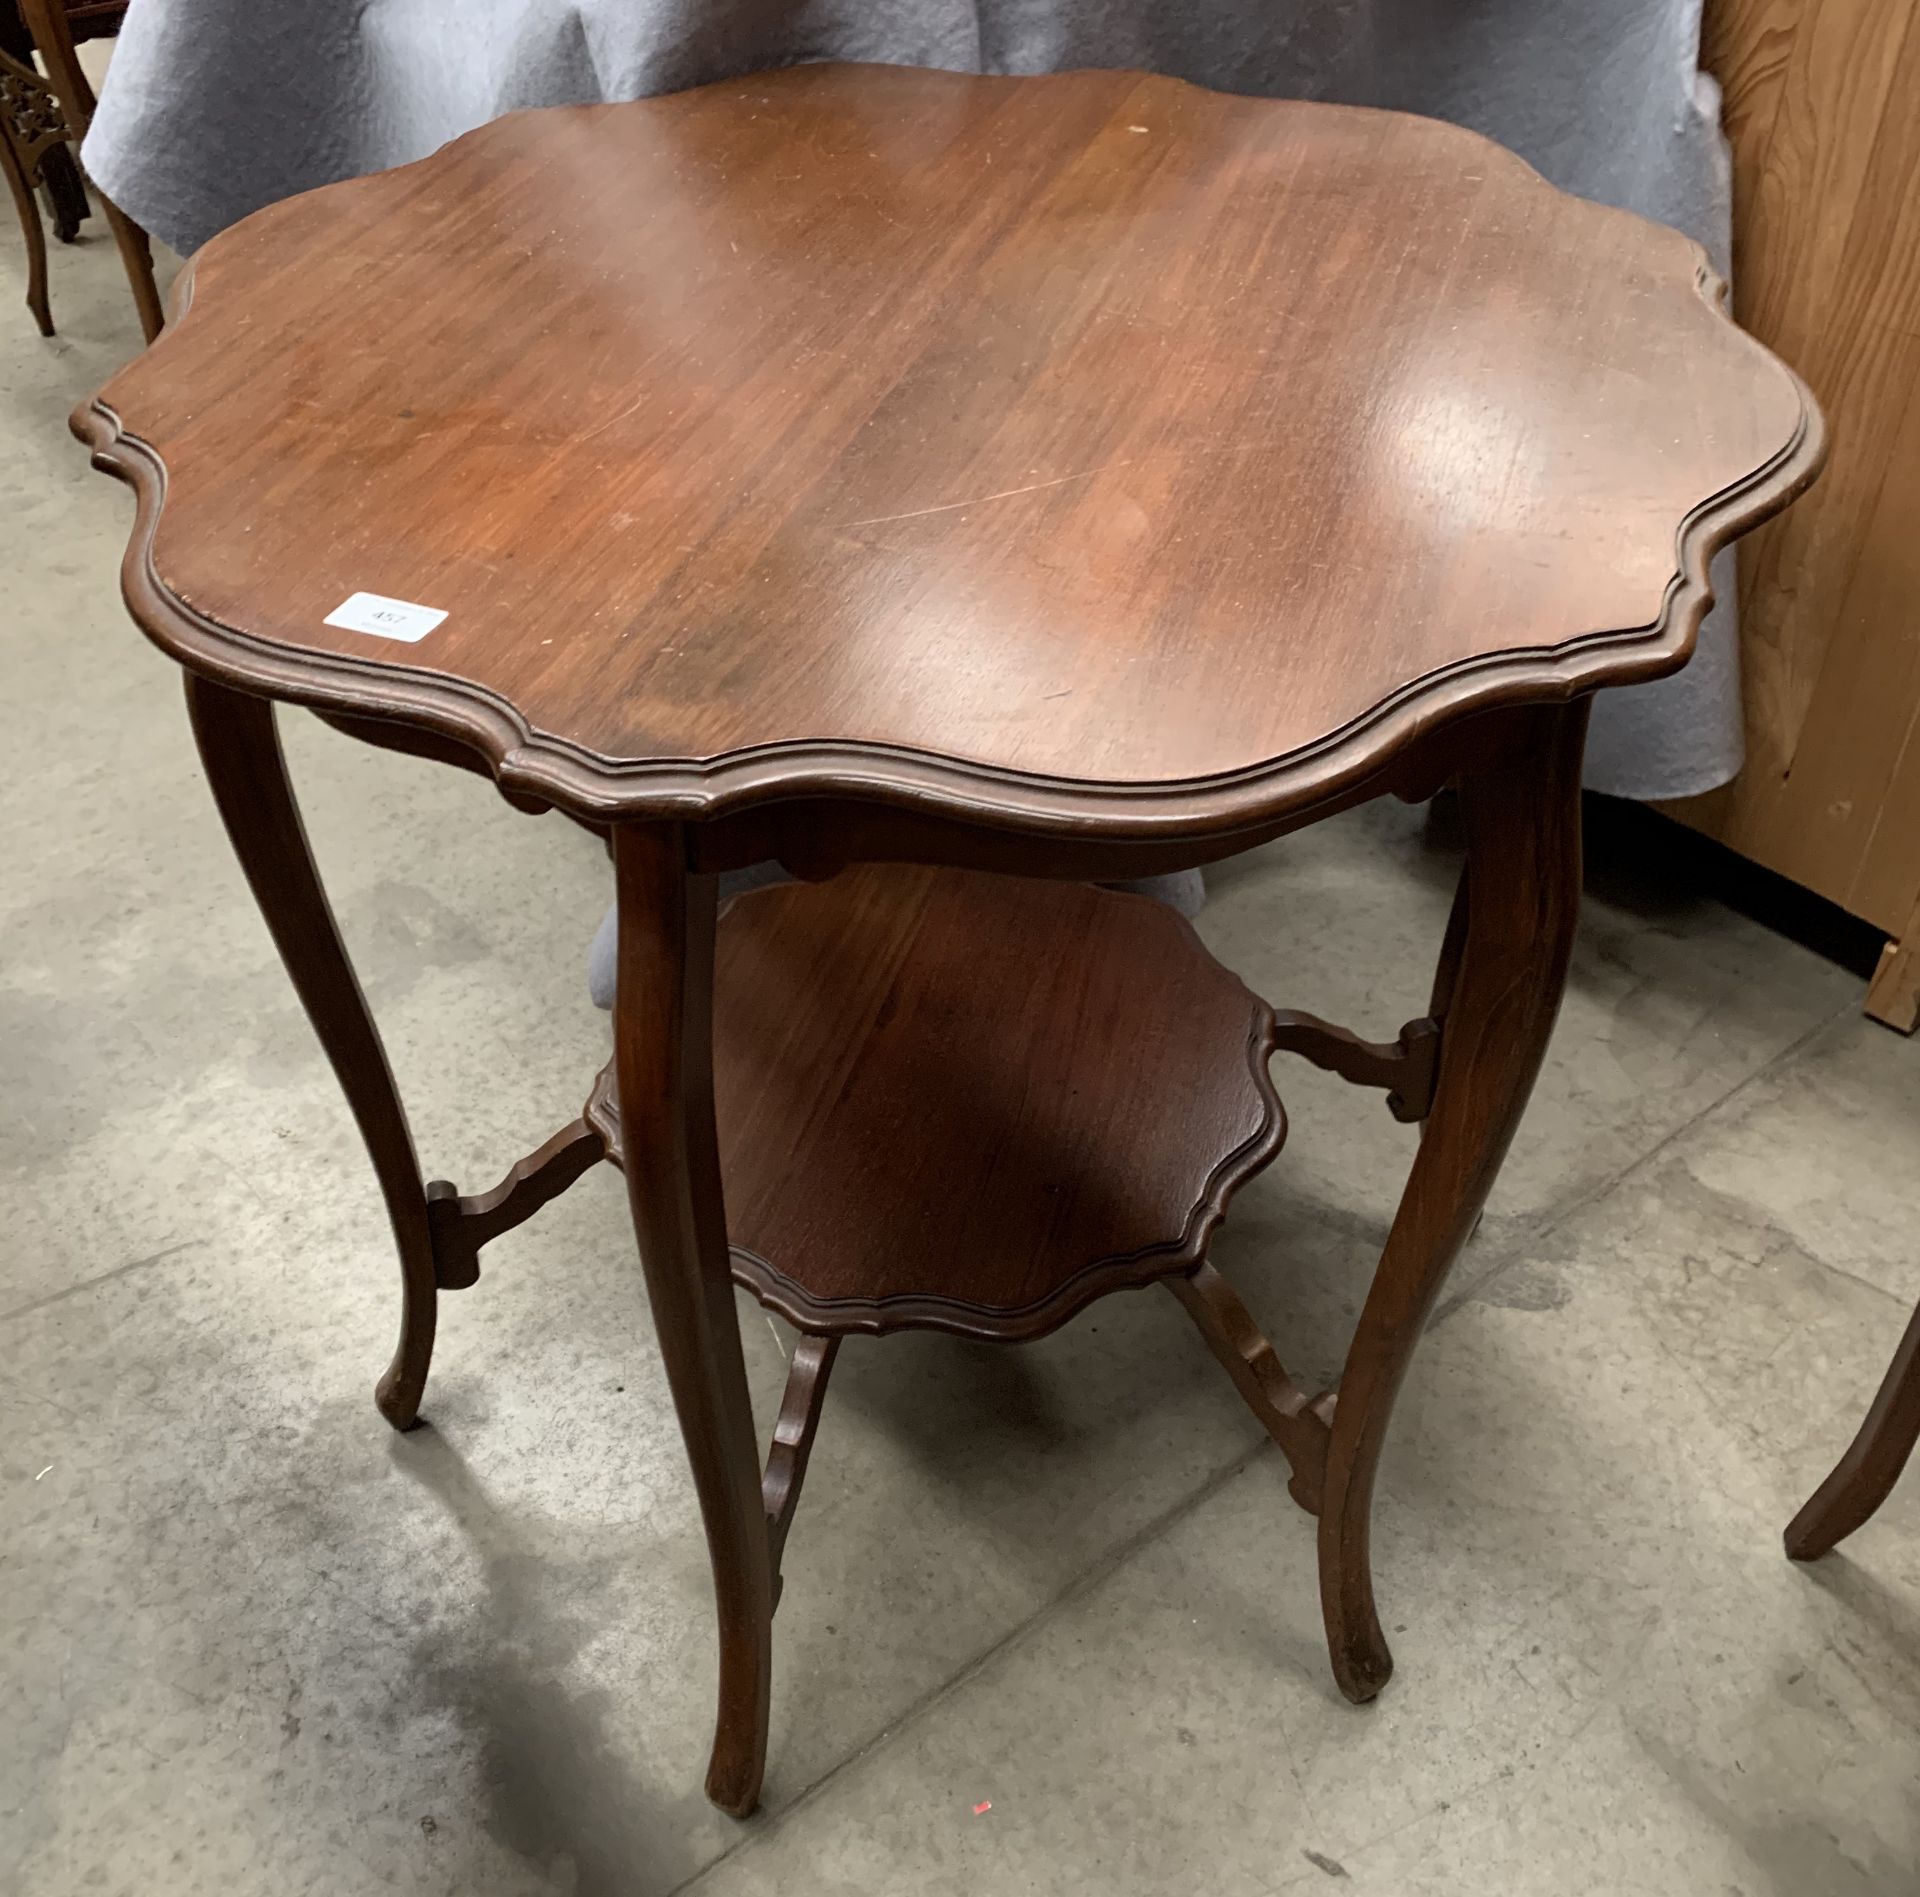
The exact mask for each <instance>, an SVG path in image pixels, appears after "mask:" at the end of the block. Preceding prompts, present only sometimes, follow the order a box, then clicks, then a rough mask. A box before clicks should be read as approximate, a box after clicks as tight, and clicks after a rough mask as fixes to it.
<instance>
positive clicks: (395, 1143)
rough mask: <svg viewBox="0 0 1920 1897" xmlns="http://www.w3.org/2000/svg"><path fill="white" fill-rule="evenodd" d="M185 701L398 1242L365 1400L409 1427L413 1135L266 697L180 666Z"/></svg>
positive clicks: (413, 1354) (417, 1319) (429, 1304)
mask: <svg viewBox="0 0 1920 1897" xmlns="http://www.w3.org/2000/svg"><path fill="white" fill-rule="evenodd" d="M187 711H188V714H189V715H190V716H191V718H192V720H193V735H194V738H195V740H196V741H197V742H198V744H199V746H200V761H201V763H202V764H203V765H204V766H205V768H206V773H207V782H208V784H209V785H210V786H211V787H212V790H213V798H214V802H215V803H216V804H217V805H218V806H219V809H220V816H221V820H222V821H223V822H224V823H225V825H226V827H227V835H228V837H229V838H230V839H231V841H232V843H233V848H234V853H235V854H236V855H237V856H238V857H239V859H240V867H241V868H242V869H243V870H244V871H245V872H246V877H247V881H248V883H249V884H250V885H251V886H252V889H253V894H254V899H255V901H257V902H258V903H259V905H260V912H261V914H262V915H263V916H265V918H266V923H267V929H268V932H269V933H270V934H271V935H272V937H273V942H274V946H275V947H276V948H277V949H278V950H279V951H280V959H281V960H282V961H283V962H284V963H285V964H286V967H287V973H288V974H289V975H290V976H292V977H293V985H294V988H295V990H296V991H297V992H298V994H299V996H300V1000H301V1004H302V1005H303V1006H304V1007H305V1009H306V1011H307V1018H308V1019H309V1020H310V1021H311V1022H312V1023H313V1030H314V1032H315V1033H316V1034H317V1035H319V1037H320V1045H321V1046H322V1047H323V1048H324V1049H325V1050H326V1055H327V1059H328V1060H329V1061H330V1062H332V1064H333V1071H334V1073H335V1074H336V1075H337V1076H338V1078H339V1081H340V1085H341V1087H342V1089H343V1090H344V1091H345V1093H346V1096H347V1104H348V1106H350V1107H351V1108H352V1109H353V1117H354V1119H355V1120H356V1121H357V1122H358V1123H359V1127H360V1136H361V1138H362V1139H364V1140H365V1141H366V1143H367V1152H368V1154H369V1155H370V1156H371V1157H372V1160H373V1169H374V1172H375V1173H376V1174H377V1175H378V1176H379V1180H380V1191H381V1195H382V1196H383V1197H384V1198H385V1200H386V1202H387V1217H388V1218H389V1219H390V1220H391V1221H392V1222H393V1236H394V1241H395V1243H396V1244H397V1245H398V1246H399V1248H400V1280H401V1288H402V1292H403V1301H402V1304H401V1313H400V1343H399V1347H398V1349H396V1350H395V1352H394V1354H393V1362H392V1363H391V1364H390V1365H389V1366H388V1369H387V1373H386V1375H385V1376H383V1377H382V1378H381V1379H380V1382H379V1384H378V1385H377V1386H376V1388H375V1391H374V1401H375V1402H376V1403H377V1404H378V1405H379V1406H380V1414H381V1415H382V1416H384V1417H385V1418H386V1419H387V1421H388V1422H389V1423H391V1424H392V1425H393V1426H394V1428H395V1429H409V1428H411V1427H412V1426H413V1424H414V1422H415V1421H416V1419H417V1418H418V1416H419V1414H420V1398H421V1395H422V1394H423V1392H424V1391H425V1389H426V1386H427V1365H428V1362H429V1361H430V1359H431V1358H432V1356H433V1328H434V1318H435V1313H436V1309H437V1297H436V1290H435V1285H434V1270H433V1231H432V1227H431V1225H430V1223H429V1222H428V1217H427V1194H426V1188H425V1186H424V1185H422V1183H421V1180H420V1167H419V1163H418V1162H417V1161H416V1160H415V1158H414V1153H413V1136H412V1134H411V1133H410V1132H409V1131H408V1129H407V1119H406V1114H405V1112H404V1111H403V1110H402V1108H401V1105H400V1096H399V1094H398V1093H397V1092H396V1091H395V1089H394V1084H393V1074H392V1071H391V1070H390V1069H389V1068H388V1066H387V1056H386V1052H385V1050H384V1049H383V1048H382V1047H381V1045H380V1035H379V1031H378V1030H377V1029H376V1028H375V1027H374V1025H373V1017H372V1015H370V1014H369V1013H368V1012H367V1003H366V997H365V996H364V995H362V994H361V992H360V983H359V981H358V980H357V979H356V978H355V976H354V972H353V964H352V963H351V962H350V961H349V960H348V959H347V951H346V946H345V944H344V943H343V942H342V941H341V940H340V932H339V930H338V929H337V928H336V927H335V926H334V920H333V911H332V910H331V909H330V908H329V907H328V905H327V896H326V891H325V890H324V889H323V888H322V887H321V884H320V873H319V871H318V870H317V869H316V868H315V867H314V861H313V854H312V852H311V851H310V850H309V849H308V847H307V835H306V829H305V826H304V825H303V824H302V823H301V821H300V807H299V805H298V804H297V803H295V801H294V796H293V786H292V784H291V783H289V782H288V780H287V765H286V759H285V757H284V756H283V755H282V754H281V750H280V734H279V733H278V731H276V730H275V728H274V722H273V706H272V705H271V704H270V703H269V702H268V701H267V700H266V699H264V698H253V697H249V696H248V695H247V694H246V693H244V692H236V691H231V690H229V689H228V688H227V687H226V686H224V685H215V684H213V683H212V682H211V681H210V680H208V679H204V678H196V677H195V676H194V675H193V674H192V673H188V674H187Z"/></svg>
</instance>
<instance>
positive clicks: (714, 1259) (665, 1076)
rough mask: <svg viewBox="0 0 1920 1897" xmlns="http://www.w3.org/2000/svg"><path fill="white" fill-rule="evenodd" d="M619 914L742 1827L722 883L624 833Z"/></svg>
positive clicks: (730, 1770) (761, 1607)
mask: <svg viewBox="0 0 1920 1897" xmlns="http://www.w3.org/2000/svg"><path fill="white" fill-rule="evenodd" d="M613 861H614V874H615V880H616V883H617V886H618V890H619V901H620V960H619V976H618V986H617V990H616V994H615V999H614V1014H613V1018H614V1030H613V1033H614V1064H615V1073H616V1077H617V1080H618V1084H619V1091H620V1115H621V1127H622V1140H623V1145H624V1151H625V1163H626V1174H627V1197H628V1201H629V1203H630V1204H631V1205H632V1208H633V1224H634V1232H635V1235H636V1237H637V1238H638V1240H639V1245H640V1263H641V1267H642V1269H643V1270H644V1272H645V1273H646V1280H647V1296H648V1298H649V1300H650V1301H651V1303H652V1306H653V1317H654V1329H655V1332H656V1335H657V1337H658V1339H659V1345H660V1355H661V1358H662V1360H663V1362H664V1363H665V1366H666V1372H667V1382H668V1385H669V1387H670V1388H671V1389H672V1391H673V1403H674V1408H675V1410H676V1411H677V1412H678V1414H679V1418H680V1432H681V1434H682V1436H683V1437H684V1438H685V1439H686V1445H687V1458H688V1460H689V1462H690V1463H691V1464H692V1466H693V1480H694V1487H695V1489H696V1490H697V1491H698V1493H699V1497H700V1512H701V1516H702V1518H703V1520H704V1521H705V1524H706V1531H707V1552H708V1555H709V1557H710V1559H711V1560H712V1563H713V1585H714V1596H715V1601H716V1605H717V1608H718V1612H719V1620H720V1704H719V1713H718V1718H717V1722H716V1727H715V1731H714V1740H713V1756H712V1759H711V1761H710V1763H709V1765H708V1767H707V1796H708V1797H709V1798H711V1799H712V1800H713V1802H714V1803H715V1804H716V1805H718V1806H719V1807H720V1808H721V1809H722V1810H723V1811H728V1812H731V1813H733V1814H734V1815H735V1816H736V1817H745V1816H746V1814H747V1813H748V1812H750V1811H751V1810H752V1809H753V1808H754V1806H755V1804H756V1803H758V1801H759V1797H760V1780H761V1776H762V1774H763V1773H764V1771H765V1769H766V1753H767V1699H768V1683H769V1677H770V1674H771V1669H772V1651H773V1559H772V1546H771V1542H770V1538H769V1535H768V1531H767V1517H766V1512H765V1508H764V1505H763V1503H762V1499H761V1475H760V1448H759V1442H758V1438H757V1436H756V1434H755V1431H754V1424H753V1405H752V1400H751V1398H750V1396H749V1394H748V1390H747V1371H746V1362H745V1359H744V1358H743V1357H742V1355H741V1351H740V1325H739V1319H738V1317H737V1315H736V1313H735V1310H734V1302H733V1273H732V1265H731V1261H730V1259H729V1257H728V1254H727V1215H726V1206H725V1203H724V1201H723V1199H722V1196H721V1190H720V1155H719V1147H718V1142H717V1140H716V1137H715V1132H714V1121H713V945H714V920H715V908H716V897H717V893H718V879H717V878H716V877H713V876H709V875H700V874H696V873H695V872H693V871H692V870H690V869H689V868H688V866H687V861H686V848H685V837H684V833H683V832H681V831H680V830H679V829H678V828H676V827H673V826H665V825H662V826H650V825H639V824H627V825H622V826H621V827H620V828H618V829H616V830H615V831H614V833H613Z"/></svg>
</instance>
